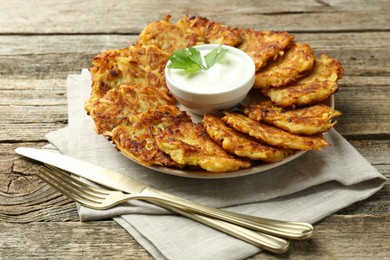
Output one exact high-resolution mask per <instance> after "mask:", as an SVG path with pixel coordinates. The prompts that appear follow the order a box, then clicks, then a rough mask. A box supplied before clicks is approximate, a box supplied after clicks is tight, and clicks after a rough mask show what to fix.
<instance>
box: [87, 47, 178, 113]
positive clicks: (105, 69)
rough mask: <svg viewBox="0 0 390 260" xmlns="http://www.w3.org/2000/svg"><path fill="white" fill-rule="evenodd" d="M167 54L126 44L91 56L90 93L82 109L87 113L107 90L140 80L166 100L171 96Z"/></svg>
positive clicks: (154, 49)
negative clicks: (166, 67) (166, 78)
mask: <svg viewBox="0 0 390 260" xmlns="http://www.w3.org/2000/svg"><path fill="white" fill-rule="evenodd" d="M167 61H168V53H166V52H164V51H162V50H160V49H159V48H157V47H156V46H130V47H128V48H123V49H117V50H107V51H104V52H103V53H100V54H98V55H97V56H95V57H94V58H93V61H92V64H93V67H92V68H90V73H91V78H92V85H91V95H90V97H89V99H88V100H87V102H86V103H85V106H84V109H85V110H86V111H87V112H88V113H90V112H91V110H92V108H93V105H94V104H95V102H96V101H98V100H99V99H100V98H102V97H103V96H104V95H105V94H106V93H107V92H108V91H109V90H110V89H113V88H117V87H119V86H120V85H123V84H136V83H141V84H145V85H151V86H154V87H155V88H158V89H159V91H160V92H161V93H164V94H165V95H166V98H167V99H172V100H174V98H173V97H172V95H171V94H170V92H169V90H168V88H167V86H166V84H165V76H164V68H165V65H166V63H167Z"/></svg>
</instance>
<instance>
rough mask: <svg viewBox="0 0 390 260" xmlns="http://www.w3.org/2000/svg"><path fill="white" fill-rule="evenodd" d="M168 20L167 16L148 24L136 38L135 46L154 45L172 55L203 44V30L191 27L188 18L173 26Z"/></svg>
mask: <svg viewBox="0 0 390 260" xmlns="http://www.w3.org/2000/svg"><path fill="white" fill-rule="evenodd" d="M170 18H171V16H170V15H168V16H166V17H165V18H164V19H163V20H161V21H157V22H153V23H150V24H148V25H147V26H146V27H145V28H144V29H143V30H142V32H141V33H140V35H139V36H138V39H137V42H136V45H155V46H158V47H159V48H161V49H162V50H164V51H166V52H168V53H169V54H172V53H173V52H174V51H175V50H181V49H185V48H188V47H190V46H194V45H199V44H204V43H205V39H204V30H202V28H200V27H198V26H191V22H190V19H189V18H188V16H184V17H183V18H182V19H180V20H179V21H178V22H177V23H175V24H173V23H171V22H170Z"/></svg>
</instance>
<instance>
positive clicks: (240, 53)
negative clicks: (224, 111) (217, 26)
mask: <svg viewBox="0 0 390 260" xmlns="http://www.w3.org/2000/svg"><path fill="white" fill-rule="evenodd" d="M219 46H222V47H223V48H226V49H229V50H231V51H232V54H233V55H236V56H237V57H240V58H242V59H244V60H245V62H247V63H248V65H249V66H248V67H250V68H249V69H250V70H251V72H250V74H248V75H251V76H250V77H248V78H247V79H244V80H243V82H242V83H241V84H238V85H237V87H233V88H230V89H228V90H222V91H219V92H212V93H210V92H207V93H205V92H199V91H196V92H195V91H191V90H188V89H184V88H181V87H178V86H177V85H176V84H174V83H173V81H172V79H171V75H170V73H169V70H170V69H169V68H168V65H169V64H170V63H171V61H170V60H168V62H167V63H166V65H165V69H164V75H165V80H166V84H167V86H168V88H169V90H170V91H171V92H172V94H174V95H177V93H178V92H181V93H186V94H187V95H194V96H199V97H206V96H214V95H223V94H230V93H234V92H236V91H240V90H242V88H244V87H245V86H247V88H245V90H244V91H246V90H248V91H249V90H250V89H251V88H252V86H253V83H254V77H255V73H256V65H255V63H254V61H253V59H252V58H251V56H249V54H247V53H246V52H244V51H242V50H240V49H238V48H235V47H232V46H229V45H224V44H201V45H195V46H191V47H193V48H195V49H199V50H204V49H213V48H217V47H219ZM188 48H190V47H188ZM248 85H250V86H248ZM172 89H174V90H172ZM173 92H175V93H173ZM177 96H179V97H180V98H182V99H185V98H183V96H181V95H177Z"/></svg>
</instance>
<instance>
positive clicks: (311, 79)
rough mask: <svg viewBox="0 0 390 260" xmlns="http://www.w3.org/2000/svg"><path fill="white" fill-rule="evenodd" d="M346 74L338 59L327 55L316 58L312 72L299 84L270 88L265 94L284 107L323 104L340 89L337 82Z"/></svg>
mask: <svg viewBox="0 0 390 260" xmlns="http://www.w3.org/2000/svg"><path fill="white" fill-rule="evenodd" d="M343 74H344V71H343V68H342V67H341V65H340V63H339V62H338V61H337V59H334V58H333V59H332V58H330V57H329V56H328V55H326V54H322V55H321V57H320V58H316V59H315V62H314V68H313V70H312V72H311V73H310V74H309V75H308V76H306V77H304V78H302V79H300V80H299V81H298V82H296V83H293V84H291V85H288V86H286V87H281V88H270V89H269V90H266V91H263V93H264V94H265V95H266V96H268V97H270V98H271V100H272V101H273V102H274V103H275V104H277V105H278V106H282V107H294V106H303V105H311V104H315V103H318V102H321V101H323V100H325V99H327V98H328V97H330V96H331V95H332V94H334V93H335V92H336V91H337V90H338V89H339V85H338V84H337V80H338V79H340V78H341V77H342V76H343Z"/></svg>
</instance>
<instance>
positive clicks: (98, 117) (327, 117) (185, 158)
mask: <svg viewBox="0 0 390 260" xmlns="http://www.w3.org/2000/svg"><path fill="white" fill-rule="evenodd" d="M169 20H170V16H167V17H166V18H165V19H164V20H161V21H157V22H153V23H150V24H149V25H148V26H147V27H146V28H145V29H144V30H143V31H142V33H141V34H140V35H139V37H138V39H137V41H136V43H135V44H134V45H132V46H130V47H128V48H124V49H117V50H107V51H105V52H103V53H101V54H98V55H97V56H96V57H95V58H94V59H93V61H92V64H93V67H92V68H91V69H90V72H91V75H92V91H91V96H90V98H89V99H88V100H87V102H86V104H85V110H86V111H87V112H88V114H89V115H90V116H91V117H92V118H93V120H94V122H95V125H96V132H97V133H98V134H102V135H104V136H107V137H108V138H109V139H110V140H111V141H112V142H113V143H114V144H115V146H116V147H117V149H118V150H120V151H121V152H122V153H123V154H124V155H126V156H127V157H129V158H131V159H133V160H136V161H137V162H139V163H141V164H144V165H160V166H166V167H174V168H181V169H204V170H206V171H209V172H228V171H235V170H238V169H242V168H248V167H251V165H253V164H258V163H259V162H263V163H272V162H278V161H282V160H283V159H284V158H286V157H288V156H291V155H292V154H294V153H295V152H296V151H298V150H320V149H322V148H323V147H325V146H328V145H329V143H328V142H327V141H326V140H325V138H324V137H323V132H326V131H327V130H329V129H330V128H331V127H333V126H334V125H335V124H336V121H334V120H333V119H334V118H336V117H338V116H340V115H341V113H340V112H338V111H336V110H334V109H332V108H331V107H329V106H327V105H324V104H323V103H321V102H322V101H324V100H327V99H328V98H329V97H330V96H331V95H333V94H334V93H335V92H336V91H337V90H338V89H339V85H338V83H337V80H338V79H340V78H341V77H342V76H343V69H342V67H341V65H340V64H339V62H338V61H337V60H336V59H335V58H330V57H328V56H327V55H326V54H322V55H321V56H319V57H316V56H314V55H313V50H312V48H311V47H310V46H309V45H308V44H305V43H299V42H296V41H294V37H293V36H292V35H290V34H289V33H287V32H284V31H282V32H277V31H259V30H253V29H240V28H232V27H229V26H226V25H223V24H220V23H216V22H214V21H210V20H208V19H206V18H202V17H189V16H185V17H183V18H182V19H180V20H179V21H178V22H176V23H171V22H170V21H169ZM208 43H210V44H224V45H229V46H234V47H236V48H238V49H240V50H242V51H244V52H246V53H248V54H249V55H250V56H251V57H252V58H253V60H254V62H255V65H256V76H255V84H254V86H253V90H252V92H253V91H256V92H258V93H261V96H262V97H263V98H259V100H258V101H255V102H253V103H251V104H249V105H246V106H241V107H240V111H235V112H231V111H230V112H229V111H225V112H224V115H217V114H206V115H204V116H203V119H202V121H201V122H200V123H194V122H192V120H191V117H190V116H189V115H188V114H187V113H186V112H184V111H181V110H180V109H179V108H178V107H177V106H176V105H177V101H176V100H175V99H174V98H173V97H172V95H171V94H170V92H169V90H168V88H167V86H166V83H165V75H164V69H165V65H166V63H167V61H168V58H169V56H171V55H172V54H173V52H174V51H175V50H180V49H185V48H188V47H190V46H194V45H200V44H208Z"/></svg>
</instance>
